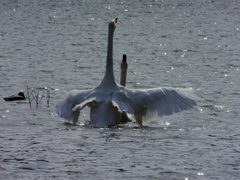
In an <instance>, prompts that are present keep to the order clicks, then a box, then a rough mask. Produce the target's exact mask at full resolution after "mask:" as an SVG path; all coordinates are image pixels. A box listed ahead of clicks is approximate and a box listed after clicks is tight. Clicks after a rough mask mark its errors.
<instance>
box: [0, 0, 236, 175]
mask: <svg viewBox="0 0 240 180" xmlns="http://www.w3.org/2000/svg"><path fill="white" fill-rule="evenodd" d="M0 16H1V20H0V27H1V28H0V76H1V78H0V94H1V97H2V98H1V100H0V101H1V105H0V106H1V108H0V123H1V126H0V132H1V133H0V179H4V180H5V179H8V180H11V179H35V180H38V179H44V180H46V179H138V180H140V179H141V180H145V179H178V180H179V179H180V180H196V179H197V180H198V179H199V180H205V179H231V180H234V179H239V177H240V123H239V120H240V108H239V107H240V98H239V97H240V96H239V95H240V51H239V49H240V18H239V17H240V1H238V0H232V1H227V0H218V1H214V0H212V1H211V0H203V1H197V0H191V1H188V0H176V1H174V0H155V1H134V0H132V1H111V0H109V1H77V0H72V1H70V0H60V1H51V0H44V1H34V2H29V1H27V0H22V1H18V0H15V1H13V0H11V1H1V2H0ZM115 17H118V18H119V19H118V23H117V27H116V30H115V34H114V70H115V77H116V81H118V82H119V79H120V63H121V60H122V55H123V54H127V57H128V58H127V59H128V66H129V68H128V77H127V86H128V87H129V88H153V87H183V88H189V87H193V88H197V89H199V90H200V91H201V93H202V96H203V100H202V101H201V102H199V103H198V105H197V106H196V107H195V108H193V109H191V110H189V111H184V112H181V113H179V114H175V115H172V116H166V117H162V118H159V119H157V120H156V121H153V122H150V123H149V124H148V126H147V127H144V128H140V127H138V126H137V124H135V123H129V124H126V125H124V126H122V127H119V128H110V129H106V128H91V127H89V126H87V125H84V123H85V122H86V121H88V120H89V109H87V108H86V110H84V111H83V113H82V114H81V116H80V118H79V121H80V122H79V125H78V126H73V125H71V124H68V123H65V122H64V120H62V119H60V118H59V117H58V116H57V115H56V113H55V105H56V104H57V103H58V102H60V101H61V100H62V99H63V98H64V97H66V94H67V92H68V91H70V90H73V89H89V88H92V87H95V86H96V85H98V84H99V83H100V82H101V80H102V78H103V75H104V71H105V59H106V57H105V56H106V48H107V27H108V22H109V21H110V20H111V19H114V18H115ZM27 86H28V87H30V88H34V89H35V91H36V92H37V91H38V92H39V93H40V95H41V94H42V93H45V97H44V98H43V99H42V100H41V102H40V103H39V107H38V108H37V107H36V104H35V102H34V101H32V108H31V109H30V107H29V104H28V101H24V102H5V101H4V100H3V97H5V96H9V95H12V94H17V93H18V92H19V91H21V90H23V91H24V92H25V94H27V93H26V89H27ZM45 87H49V88H50V96H51V98H50V103H49V108H47V98H46V90H44V88H45Z"/></svg>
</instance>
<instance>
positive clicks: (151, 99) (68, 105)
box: [57, 18, 197, 127]
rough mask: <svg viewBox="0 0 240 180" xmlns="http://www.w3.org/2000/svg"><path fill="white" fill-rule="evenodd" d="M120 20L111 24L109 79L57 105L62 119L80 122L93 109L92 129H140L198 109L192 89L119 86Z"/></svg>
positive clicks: (73, 94) (73, 93) (109, 33)
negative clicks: (116, 42) (116, 46)
mask: <svg viewBox="0 0 240 180" xmlns="http://www.w3.org/2000/svg"><path fill="white" fill-rule="evenodd" d="M116 22H117V18H116V19H114V20H112V21H110V22H109V30H108V50H107V61H106V72H105V76H104V78H103V80H102V82H101V83H100V85H98V86H97V87H96V88H93V89H91V90H82V91H77V90H75V91H72V92H70V94H69V95H68V97H66V99H64V100H63V101H62V102H61V103H59V104H58V105H57V113H58V115H59V116H60V117H62V118H64V119H67V120H69V121H72V122H73V124H76V123H77V122H78V117H79V115H80V111H81V110H82V109H83V108H84V107H85V106H89V107H90V108H91V111H90V120H91V125H92V126H94V127H106V126H112V125H113V126H114V125H117V124H121V123H126V122H128V121H136V122H137V123H138V124H139V125H143V123H145V122H147V121H151V120H153V119H155V118H156V117H159V116H164V115H171V114H173V113H177V112H180V111H183V110H188V109H190V108H192V107H193V106H195V105H196V99H197V96H196V95H195V93H194V91H193V90H190V89H173V88H153V89H129V88H126V87H123V86H121V85H118V84H116V82H115V78H114V73H113V54H112V50H113V33H114V30H115V23H116Z"/></svg>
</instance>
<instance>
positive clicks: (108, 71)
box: [103, 26, 115, 82]
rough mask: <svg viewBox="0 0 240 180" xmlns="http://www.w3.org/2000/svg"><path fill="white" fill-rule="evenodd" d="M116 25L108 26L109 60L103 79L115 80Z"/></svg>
mask: <svg viewBox="0 0 240 180" xmlns="http://www.w3.org/2000/svg"><path fill="white" fill-rule="evenodd" d="M114 29H115V27H110V26H109V28H108V46H107V61H106V72H105V76H104V79H103V80H107V81H114V82H115V78H114V73H113V33H114Z"/></svg>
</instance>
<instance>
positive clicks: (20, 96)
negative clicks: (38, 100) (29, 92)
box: [3, 92, 26, 101]
mask: <svg viewBox="0 0 240 180" xmlns="http://www.w3.org/2000/svg"><path fill="white" fill-rule="evenodd" d="M3 99H4V100H5V101H19V100H25V99H26V97H25V96H24V93H23V92H19V93H18V95H12V96H9V97H4V98H3Z"/></svg>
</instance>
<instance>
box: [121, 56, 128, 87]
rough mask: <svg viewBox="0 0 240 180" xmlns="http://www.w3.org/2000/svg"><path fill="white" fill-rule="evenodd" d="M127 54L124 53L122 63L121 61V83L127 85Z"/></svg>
mask: <svg viewBox="0 0 240 180" xmlns="http://www.w3.org/2000/svg"><path fill="white" fill-rule="evenodd" d="M127 68H128V64H127V55H126V54H124V55H123V59H122V63H121V77H120V85H122V86H126V78H127Z"/></svg>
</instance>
